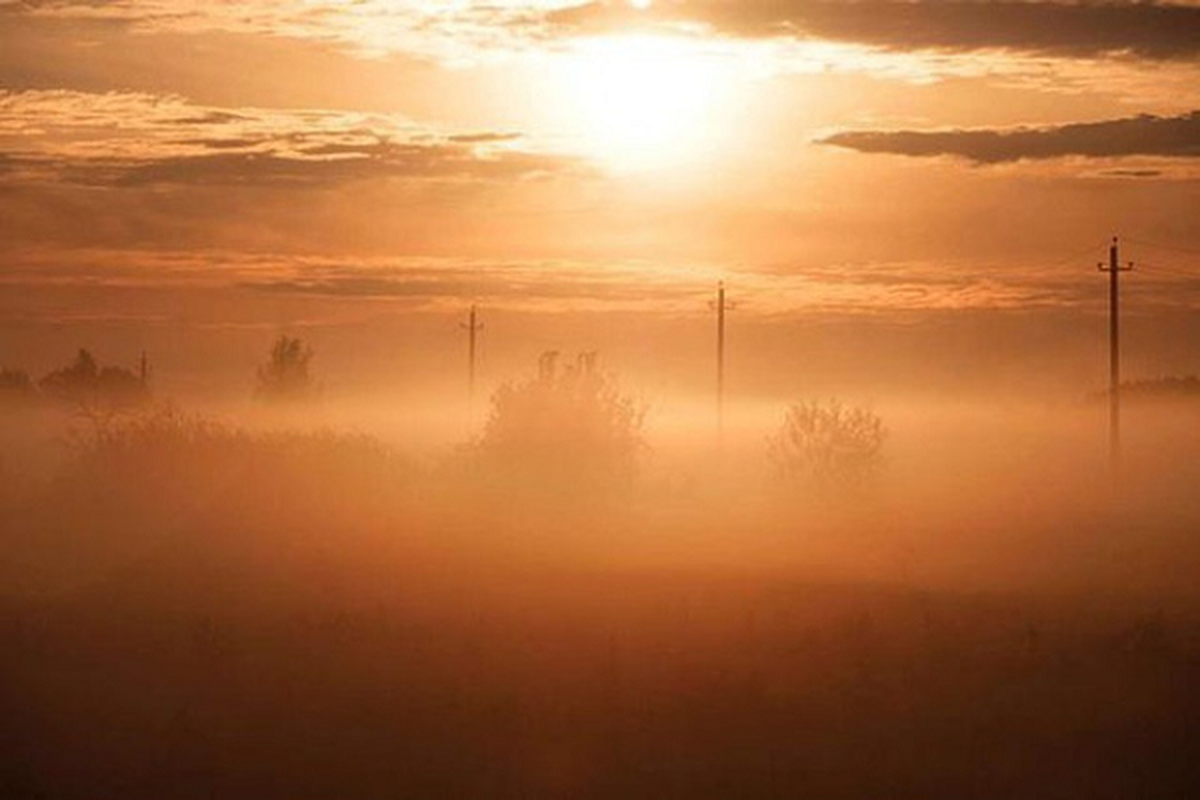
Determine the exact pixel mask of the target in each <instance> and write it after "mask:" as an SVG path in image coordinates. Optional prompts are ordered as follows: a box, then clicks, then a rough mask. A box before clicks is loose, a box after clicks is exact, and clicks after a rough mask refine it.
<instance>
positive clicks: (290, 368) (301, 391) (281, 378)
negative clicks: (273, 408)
mask: <svg viewBox="0 0 1200 800" xmlns="http://www.w3.org/2000/svg"><path fill="white" fill-rule="evenodd" d="M313 355H314V353H313V349H312V348H311V347H309V346H308V345H307V344H305V343H304V341H303V340H301V339H296V338H293V337H290V336H280V337H279V338H278V339H276V340H275V344H273V345H272V346H271V352H270V354H269V355H268V356H267V361H266V363H265V364H263V365H262V366H261V367H259V368H258V396H259V397H261V398H263V399H264V400H274V401H279V400H301V399H305V398H309V397H311V396H312V395H313V394H314V387H313V380H312V376H311V375H310V374H309V371H308V365H309V362H310V361H312V359H313Z"/></svg>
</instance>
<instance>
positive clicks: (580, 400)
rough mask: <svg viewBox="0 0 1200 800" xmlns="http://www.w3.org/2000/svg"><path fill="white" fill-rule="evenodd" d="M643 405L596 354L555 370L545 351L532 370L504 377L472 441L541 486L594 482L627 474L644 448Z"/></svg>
mask: <svg viewBox="0 0 1200 800" xmlns="http://www.w3.org/2000/svg"><path fill="white" fill-rule="evenodd" d="M644 417H645V408H644V406H643V405H642V404H640V403H638V402H637V401H635V400H634V399H632V398H631V397H629V396H627V395H625V394H622V393H621V391H620V390H619V389H618V388H617V386H616V383H615V381H614V379H613V378H612V376H610V375H609V374H607V373H605V372H603V371H601V370H599V369H598V368H597V366H596V354H595V353H582V354H580V355H579V357H578V358H577V360H576V363H575V364H573V365H571V366H568V367H567V368H566V369H562V370H560V369H558V353H557V352H548V353H544V354H543V355H542V356H541V358H540V359H539V360H538V375H537V377H536V378H530V379H527V380H524V381H521V382H512V383H508V384H505V385H504V386H502V387H500V389H499V390H498V391H497V392H496V393H495V395H494V396H493V397H492V409H491V414H490V416H489V418H488V421H487V424H486V425H485V427H484V431H483V434H482V436H481V437H480V439H479V441H478V443H477V448H478V452H479V454H480V456H481V457H482V459H483V462H484V463H485V464H486V465H487V466H488V467H489V468H491V469H493V470H495V471H497V472H499V473H500V474H501V475H503V476H504V477H507V478H509V479H513V480H516V481H518V482H521V481H528V482H530V485H531V487H536V488H542V489H551V490H553V489H562V488H573V487H578V486H581V485H587V486H589V487H595V486H597V485H602V484H619V483H621V482H626V481H628V480H629V479H630V478H632V476H633V473H634V471H635V468H636V463H637V457H638V455H639V453H640V452H641V450H642V449H643V447H644V442H643V439H642V423H643V419H644Z"/></svg>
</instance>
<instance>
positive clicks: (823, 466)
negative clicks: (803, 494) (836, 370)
mask: <svg viewBox="0 0 1200 800" xmlns="http://www.w3.org/2000/svg"><path fill="white" fill-rule="evenodd" d="M886 438H887V431H886V429H885V428H884V425H883V421H882V420H881V419H880V418H879V417H878V416H877V415H876V414H875V413H874V412H872V411H871V410H870V409H868V408H862V407H855V406H846V405H843V404H842V403H840V402H839V401H837V400H831V401H829V402H828V403H821V402H818V401H809V402H797V403H793V404H792V405H791V407H790V408H788V410H787V412H786V414H785V415H784V419H783V423H782V424H781V426H780V428H779V431H778V432H777V433H776V434H775V436H773V437H772V438H771V440H770V443H769V455H770V458H771V461H772V462H773V464H774V466H775V469H776V471H777V472H778V474H779V476H780V477H781V478H783V479H784V480H785V481H787V482H793V483H806V484H810V485H812V486H814V487H816V488H820V489H840V488H848V487H854V486H859V485H861V484H863V483H864V482H866V481H867V480H869V479H870V478H872V477H873V476H874V475H875V474H876V473H877V472H878V471H879V469H880V467H881V466H882V464H883V455H882V451H883V443H884V440H885V439H886Z"/></svg>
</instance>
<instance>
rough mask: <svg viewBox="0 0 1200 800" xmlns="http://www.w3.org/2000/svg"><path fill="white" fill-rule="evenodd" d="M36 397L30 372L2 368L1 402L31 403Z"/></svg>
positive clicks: (0, 371) (0, 383)
mask: <svg viewBox="0 0 1200 800" xmlns="http://www.w3.org/2000/svg"><path fill="white" fill-rule="evenodd" d="M35 397H36V393H35V391H34V387H33V381H32V380H30V378H29V373H28V372H25V371H24V370H19V369H9V368H8V367H5V368H3V369H0V403H9V404H12V403H29V402H32V401H33V400H34V399H35Z"/></svg>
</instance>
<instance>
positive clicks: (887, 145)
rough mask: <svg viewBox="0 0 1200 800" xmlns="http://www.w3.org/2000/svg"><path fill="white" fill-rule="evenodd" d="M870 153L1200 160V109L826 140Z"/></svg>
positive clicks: (994, 159)
mask: <svg viewBox="0 0 1200 800" xmlns="http://www.w3.org/2000/svg"><path fill="white" fill-rule="evenodd" d="M820 141H821V143H823V144H831V145H836V146H838V147H846V148H850V149H852V150H858V151H861V152H864V153H894V154H898V155H907V156H960V157H962V158H966V159H970V160H971V161H975V162H977V163H981V164H998V163H1003V162H1011V161H1020V160H1023V159H1050V158H1063V157H1068V156H1082V157H1085V158H1120V157H1126V156H1160V157H1169V158H1196V157H1200V111H1193V112H1192V113H1190V114H1184V115H1182V116H1178V117H1155V116H1150V115H1142V116H1137V117H1129V118H1126V119H1116V120H1107V121H1104V122H1081V123H1074V124H1070V125H1059V126H1053V127H1044V128H1016V129H1011V130H990V129H971V130H940V131H847V132H844V133H837V134H834V135H832V136H829V137H827V138H825V139H822V140H820Z"/></svg>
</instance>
